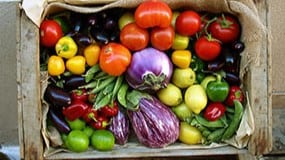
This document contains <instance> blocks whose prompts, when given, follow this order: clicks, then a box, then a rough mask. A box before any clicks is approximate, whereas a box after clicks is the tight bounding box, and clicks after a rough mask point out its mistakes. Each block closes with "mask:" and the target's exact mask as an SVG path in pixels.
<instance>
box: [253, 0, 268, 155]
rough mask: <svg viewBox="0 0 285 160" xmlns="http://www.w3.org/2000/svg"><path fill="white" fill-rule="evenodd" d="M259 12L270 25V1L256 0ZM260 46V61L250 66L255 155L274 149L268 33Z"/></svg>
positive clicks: (264, 22)
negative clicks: (268, 19) (268, 18)
mask: <svg viewBox="0 0 285 160" xmlns="http://www.w3.org/2000/svg"><path fill="white" fill-rule="evenodd" d="M254 3H255V4H256V7H257V10H258V14H259V17H260V19H261V20H262V23H263V24H264V26H268V21H267V17H268V4H267V3H268V1H261V0H254ZM262 38H263V41H262V45H261V48H260V52H261V54H260V56H261V57H260V63H259V64H253V65H251V67H250V69H249V70H250V71H249V72H250V74H249V75H250V82H251V83H250V84H252V85H251V87H250V90H251V91H250V93H249V97H250V99H251V105H252V109H253V113H254V120H255V132H254V134H253V135H252V137H251V139H250V143H249V145H248V148H249V151H250V152H251V153H253V154H255V155H262V154H266V153H269V152H270V151H271V149H272V107H271V106H272V94H271V93H272V89H271V88H272V87H271V84H272V78H271V54H270V53H269V52H270V43H269V41H268V34H267V33H266V34H265V35H263V37H262Z"/></svg>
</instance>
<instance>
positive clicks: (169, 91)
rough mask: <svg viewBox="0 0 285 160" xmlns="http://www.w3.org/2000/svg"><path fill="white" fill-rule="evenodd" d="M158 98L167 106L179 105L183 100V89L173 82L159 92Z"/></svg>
mask: <svg viewBox="0 0 285 160" xmlns="http://www.w3.org/2000/svg"><path fill="white" fill-rule="evenodd" d="M157 97H158V99H159V100H160V101H161V102H162V103H163V104H165V105H167V106H171V107H172V106H177V105H178V104H180V103H181V102H182V101H183V97H182V92H181V90H180V89H179V88H178V87H177V86H175V85H174V84H172V83H169V84H168V85H167V86H166V88H163V89H160V90H159V91H158V92H157Z"/></svg>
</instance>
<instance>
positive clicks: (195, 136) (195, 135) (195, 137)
mask: <svg viewBox="0 0 285 160" xmlns="http://www.w3.org/2000/svg"><path fill="white" fill-rule="evenodd" d="M202 138H203V137H202V134H201V132H200V131H199V130H198V129H197V128H195V127H193V126H191V125H189V124H188V123H186V122H181V123H180V132H179V140H180V141H181V142H182V143H185V144H200V143H201V142H202Z"/></svg>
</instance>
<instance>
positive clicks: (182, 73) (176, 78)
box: [172, 68, 196, 88]
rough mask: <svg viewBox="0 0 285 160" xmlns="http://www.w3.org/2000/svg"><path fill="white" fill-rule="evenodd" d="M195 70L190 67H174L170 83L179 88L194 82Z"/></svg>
mask: <svg viewBox="0 0 285 160" xmlns="http://www.w3.org/2000/svg"><path fill="white" fill-rule="evenodd" d="M195 79H196V75H195V72H194V71H193V70H192V69H191V68H184V69H181V68H175V69H174V71H173V74H172V83H174V84H175V85H176V86H177V87H179V88H187V87H189V86H191V85H193V84H194V82H195Z"/></svg>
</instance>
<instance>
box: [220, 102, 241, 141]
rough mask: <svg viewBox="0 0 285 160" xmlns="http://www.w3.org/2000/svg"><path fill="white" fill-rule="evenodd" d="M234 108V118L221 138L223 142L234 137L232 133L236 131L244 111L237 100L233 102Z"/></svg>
mask: <svg viewBox="0 0 285 160" xmlns="http://www.w3.org/2000/svg"><path fill="white" fill-rule="evenodd" d="M234 106H235V113H234V117H233V119H232V121H231V123H230V125H229V127H228V128H227V130H226V131H225V133H224V135H223V137H222V139H223V140H226V139H229V138H231V137H232V136H233V135H234V133H235V132H236V130H237V128H238V126H239V124H240V121H241V118H242V115H243V110H244V109H243V106H242V104H241V102H240V101H238V100H234Z"/></svg>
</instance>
